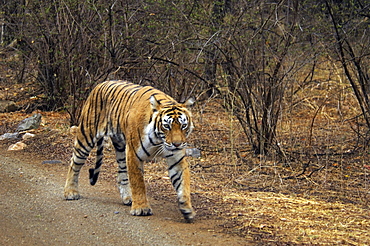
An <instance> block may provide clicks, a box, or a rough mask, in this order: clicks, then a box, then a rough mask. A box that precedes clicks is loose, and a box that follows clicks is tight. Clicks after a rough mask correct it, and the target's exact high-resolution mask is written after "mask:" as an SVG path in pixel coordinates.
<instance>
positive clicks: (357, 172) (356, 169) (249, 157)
mask: <svg viewBox="0 0 370 246" xmlns="http://www.w3.org/2000/svg"><path fill="white" fill-rule="evenodd" d="M5 88H8V89H5ZM21 88H23V89H21ZM0 91H1V95H2V97H3V98H2V99H15V100H17V101H19V102H22V104H23V107H24V108H29V107H28V106H27V105H26V104H27V103H26V104H25V102H28V103H29V104H31V103H33V102H31V101H29V100H28V99H29V94H27V93H20V92H21V91H28V92H29V93H30V94H32V93H36V92H37V90H36V89H34V88H32V85H19V84H15V85H14V87H9V84H7V85H5V84H3V85H2V87H1V90H0ZM31 96H35V95H31ZM295 97H296V98H294V100H296V101H297V102H299V103H296V104H289V105H288V104H287V105H286V106H285V107H286V108H285V109H284V114H283V115H284V116H282V118H281V120H280V124H279V127H278V140H279V142H280V145H281V148H282V149H283V150H284V154H285V155H286V158H283V159H281V158H278V157H276V156H267V157H266V156H258V155H254V154H253V152H252V150H251V148H250V146H249V145H248V142H247V140H246V139H245V138H244V135H243V132H242V130H241V128H240V126H239V124H238V121H237V120H235V119H234V118H233V117H232V116H231V115H230V114H229V113H228V112H226V111H225V110H224V109H223V108H222V107H221V106H220V104H219V101H218V100H219V99H217V98H216V99H210V100H209V101H206V102H200V103H198V105H197V106H196V107H195V108H194V109H193V111H194V118H195V120H196V130H195V131H194V133H193V134H192V138H191V140H190V142H191V145H192V146H194V147H197V148H199V149H201V150H202V157H201V158H199V159H190V164H191V169H192V173H193V176H192V180H193V183H192V186H193V200H194V206H195V208H196V209H197V212H198V219H200V220H210V221H212V223H215V224H216V225H217V226H216V227H215V230H217V231H223V232H226V233H233V234H237V235H240V236H242V237H244V238H245V239H246V241H254V242H256V241H258V242H260V243H261V244H271V245H286V244H291V245H306V244H347V245H366V244H370V212H369V198H370V193H369V188H370V187H369V186H370V180H369V174H370V166H369V165H368V163H367V160H368V159H369V150H368V148H367V147H366V146H364V144H366V143H364V141H363V139H362V138H361V137H360V135H359V134H361V133H362V129H361V126H362V125H361V124H362V123H361V121H360V119H359V118H357V117H356V115H358V114H359V112H358V111H357V105H356V101H355V99H354V97H353V95H352V91H351V90H350V89H349V87H348V86H347V85H346V84H341V83H339V82H336V83H334V81H328V82H325V83H320V84H319V83H318V84H315V85H312V86H308V87H307V88H305V89H304V90H303V91H302V92H301V94H300V95H295ZM24 99H27V100H24ZM291 105H294V106H291ZM20 106H22V105H20ZM41 113H42V115H43V125H42V127H41V128H40V129H38V130H35V132H36V133H37V136H36V137H35V138H34V139H29V140H26V141H25V142H26V143H27V145H28V147H27V148H26V149H25V150H23V151H24V152H26V153H28V154H29V153H32V155H35V156H36V157H39V158H40V161H42V160H45V159H57V160H62V161H63V164H60V165H63V168H66V165H67V164H68V160H69V158H70V155H71V153H70V152H71V151H70V150H71V146H72V138H73V136H72V134H70V133H69V126H68V122H69V121H68V115H67V114H66V113H63V112H41ZM28 115H30V114H27V113H25V112H24V110H23V111H20V112H16V113H4V114H1V115H0V119H1V121H2V122H3V123H2V125H1V127H0V134H3V133H5V132H11V131H14V129H15V127H16V125H17V123H18V122H19V121H20V120H22V119H23V118H25V117H26V116H28ZM356 132H357V133H358V134H357V133H356ZM9 143H10V142H3V144H9ZM106 149H107V150H106V152H105V153H106V155H107V158H106V161H105V166H104V171H103V173H102V177H101V178H103V179H105V180H109V181H110V182H111V183H112V186H114V185H115V184H114V183H115V182H114V180H115V173H116V165H115V163H114V161H113V160H114V157H113V155H114V153H113V150H112V148H111V147H109V144H108V146H107V148H106ZM45 150H47V151H45ZM87 165H93V159H92V158H90V159H89V162H88V164H87ZM85 170H86V169H85ZM146 180H147V184H148V190H149V193H150V195H151V196H152V197H153V198H155V199H165V200H170V201H174V199H175V195H174V191H173V188H172V187H171V185H170V182H169V181H168V178H167V173H166V165H165V164H164V163H163V162H162V161H158V162H153V163H148V165H147V166H146Z"/></svg>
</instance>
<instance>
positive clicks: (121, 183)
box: [112, 138, 132, 206]
mask: <svg viewBox="0 0 370 246" xmlns="http://www.w3.org/2000/svg"><path fill="white" fill-rule="evenodd" d="M112 142H113V146H114V149H115V151H116V160H117V163H118V175H117V185H118V190H119V193H120V195H121V198H122V200H123V204H124V205H128V206H129V205H131V204H132V195H131V188H130V182H129V179H128V172H127V165H126V151H125V150H126V145H125V142H124V141H123V140H122V138H119V139H116V138H112Z"/></svg>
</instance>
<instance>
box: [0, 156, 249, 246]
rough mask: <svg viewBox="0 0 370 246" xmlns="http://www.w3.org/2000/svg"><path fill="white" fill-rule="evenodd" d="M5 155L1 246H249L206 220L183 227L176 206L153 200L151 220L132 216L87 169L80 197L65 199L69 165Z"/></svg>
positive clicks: (0, 179) (1, 160)
mask: <svg viewBox="0 0 370 246" xmlns="http://www.w3.org/2000/svg"><path fill="white" fill-rule="evenodd" d="M1 153H2V154H0V170H1V171H0V184H1V189H0V197H1V200H0V223H1V224H0V245H246V243H244V242H243V240H242V239H240V238H237V237H232V236H230V235H225V234H221V233H217V232H215V231H214V230H213V228H212V226H210V224H212V223H209V222H207V221H202V220H201V219H198V220H196V221H195V223H193V224H186V223H184V220H183V219H182V218H181V217H182V216H181V214H180V213H179V212H178V211H177V208H176V205H175V204H168V203H163V202H161V201H156V200H153V199H152V201H151V202H152V207H153V210H154V213H155V214H154V215H153V216H150V217H134V216H131V215H129V207H126V206H123V205H122V204H121V201H120V197H119V194H118V191H117V190H116V189H115V187H112V186H110V185H106V184H105V183H104V181H103V182H100V183H97V185H96V186H94V187H91V186H90V185H89V184H88V178H87V176H86V175H87V171H86V170H83V171H84V172H82V173H81V176H82V177H81V179H80V191H81V194H82V196H83V197H82V199H80V200H78V201H66V200H64V199H63V185H64V176H65V172H66V170H67V166H66V165H60V164H59V165H56V164H41V161H39V160H30V159H25V158H24V157H22V155H17V153H11V154H10V153H9V152H6V151H5V150H4V149H1Z"/></svg>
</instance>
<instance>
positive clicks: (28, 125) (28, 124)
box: [17, 114, 41, 132]
mask: <svg viewBox="0 0 370 246" xmlns="http://www.w3.org/2000/svg"><path fill="white" fill-rule="evenodd" d="M40 123H41V114H34V115H32V116H31V117H28V118H26V119H24V120H22V121H21V123H19V125H18V128H17V132H21V131H26V130H30V129H36V128H38V127H39V126H40Z"/></svg>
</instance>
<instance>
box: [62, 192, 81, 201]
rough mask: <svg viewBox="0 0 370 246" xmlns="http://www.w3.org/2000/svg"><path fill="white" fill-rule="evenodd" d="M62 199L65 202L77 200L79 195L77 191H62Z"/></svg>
mask: <svg viewBox="0 0 370 246" xmlns="http://www.w3.org/2000/svg"><path fill="white" fill-rule="evenodd" d="M64 197H65V199H66V200H78V199H80V194H79V193H78V191H77V190H69V191H67V190H65V191H64Z"/></svg>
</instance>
